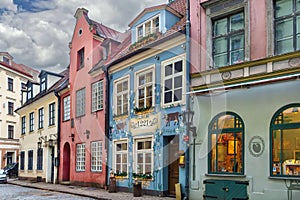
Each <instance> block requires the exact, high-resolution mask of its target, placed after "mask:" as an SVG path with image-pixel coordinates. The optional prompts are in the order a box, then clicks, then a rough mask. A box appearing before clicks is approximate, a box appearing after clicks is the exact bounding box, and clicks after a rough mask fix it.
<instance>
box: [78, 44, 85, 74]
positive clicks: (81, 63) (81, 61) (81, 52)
mask: <svg viewBox="0 0 300 200" xmlns="http://www.w3.org/2000/svg"><path fill="white" fill-rule="evenodd" d="M83 67H84V47H83V48H82V49H80V50H79V51H78V52H77V70H79V69H81V68H83Z"/></svg>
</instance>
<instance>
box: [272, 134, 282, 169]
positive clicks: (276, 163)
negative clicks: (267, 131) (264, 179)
mask: <svg viewBox="0 0 300 200" xmlns="http://www.w3.org/2000/svg"><path fill="white" fill-rule="evenodd" d="M280 138H281V131H280V130H274V131H273V133H272V146H273V149H272V165H273V170H272V171H273V172H272V173H273V174H280V173H281V163H282V162H281V161H280V151H281V150H280V149H281V147H280V146H281V142H280V141H281V139H280Z"/></svg>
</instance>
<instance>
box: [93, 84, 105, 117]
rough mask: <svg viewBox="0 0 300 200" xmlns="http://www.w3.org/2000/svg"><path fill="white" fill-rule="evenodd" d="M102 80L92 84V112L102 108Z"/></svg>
mask: <svg viewBox="0 0 300 200" xmlns="http://www.w3.org/2000/svg"><path fill="white" fill-rule="evenodd" d="M103 99H104V93H103V80H100V81H97V82H95V83H93V84H92V112H95V111H98V110H102V109H103Z"/></svg>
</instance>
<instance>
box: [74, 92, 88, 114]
mask: <svg viewBox="0 0 300 200" xmlns="http://www.w3.org/2000/svg"><path fill="white" fill-rule="evenodd" d="M85 95H86V91H85V87H84V88H81V89H79V90H77V91H76V110H75V111H76V117H81V116H84V115H85Z"/></svg>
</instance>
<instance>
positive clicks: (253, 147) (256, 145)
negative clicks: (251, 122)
mask: <svg viewBox="0 0 300 200" xmlns="http://www.w3.org/2000/svg"><path fill="white" fill-rule="evenodd" d="M264 150H265V142H264V140H263V138H262V137H260V136H253V137H252V138H251V140H250V141H249V151H250V154H251V155H252V156H254V157H259V156H261V154H263V152H264Z"/></svg>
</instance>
